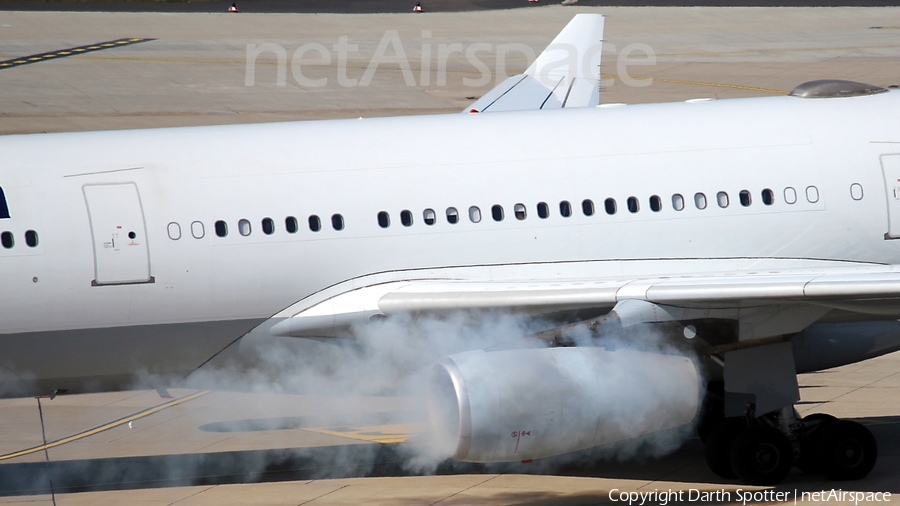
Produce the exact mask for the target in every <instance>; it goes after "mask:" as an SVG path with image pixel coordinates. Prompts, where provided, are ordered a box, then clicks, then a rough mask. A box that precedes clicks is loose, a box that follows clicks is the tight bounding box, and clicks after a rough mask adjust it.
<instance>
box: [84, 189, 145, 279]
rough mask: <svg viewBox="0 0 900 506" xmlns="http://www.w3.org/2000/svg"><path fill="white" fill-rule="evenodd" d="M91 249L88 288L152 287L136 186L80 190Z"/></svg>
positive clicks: (141, 209)
mask: <svg viewBox="0 0 900 506" xmlns="http://www.w3.org/2000/svg"><path fill="white" fill-rule="evenodd" d="M82 191H83V192H84V200H85V202H86V203H87V209H88V217H89V219H90V223H91V235H92V238H93V245H94V280H93V281H92V282H91V284H92V285H94V286H98V285H120V284H129V283H152V282H153V277H152V276H151V275H150V251H149V249H148V247H147V230H146V226H145V225H144V211H143V208H142V207H141V197H140V194H139V193H138V188H137V185H136V184H134V183H123V184H98V185H85V186H84V187H83V188H82Z"/></svg>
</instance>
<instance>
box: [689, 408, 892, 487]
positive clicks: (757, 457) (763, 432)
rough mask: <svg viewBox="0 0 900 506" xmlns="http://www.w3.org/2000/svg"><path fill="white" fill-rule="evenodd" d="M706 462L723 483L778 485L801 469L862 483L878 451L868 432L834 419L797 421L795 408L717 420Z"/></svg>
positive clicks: (817, 416)
mask: <svg viewBox="0 0 900 506" xmlns="http://www.w3.org/2000/svg"><path fill="white" fill-rule="evenodd" d="M708 423H709V422H707V424H708ZM713 423H714V427H713V428H712V429H711V430H708V429H707V430H706V431H705V432H706V433H707V435H706V437H705V443H706V447H705V449H704V456H705V457H706V462H707V464H708V465H709V468H710V469H711V470H712V471H713V472H714V473H716V474H717V475H719V476H721V477H723V478H729V479H731V478H738V479H740V480H741V481H742V482H744V483H747V484H750V485H775V484H778V483H780V482H782V481H783V480H784V479H785V478H786V477H787V475H788V473H790V470H791V467H792V466H797V467H798V468H799V469H800V470H801V471H803V472H805V473H808V474H821V475H825V476H826V477H828V478H829V479H832V480H858V479H861V478H864V477H865V476H866V475H868V474H869V472H870V471H871V470H872V468H873V467H874V466H875V461H876V459H877V458H878V447H877V445H876V443H875V438H874V437H873V436H872V433H871V432H870V431H869V429H867V428H866V427H865V426H863V425H861V424H859V423H856V422H852V421H849V420H839V419H837V418H835V417H833V416H831V415H825V414H813V415H809V416H807V417H805V418H803V419H801V420H798V419H796V417H795V416H794V413H793V409H792V408H787V409H782V410H780V411H776V412H772V413H768V414H766V415H763V416H761V417H754V416H752V413H751V414H750V415H749V416H746V417H732V418H724V417H721V418H718V419H714V422H713Z"/></svg>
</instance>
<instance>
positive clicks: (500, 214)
mask: <svg viewBox="0 0 900 506" xmlns="http://www.w3.org/2000/svg"><path fill="white" fill-rule="evenodd" d="M850 193H851V196H852V197H853V199H854V200H861V199H862V195H863V193H862V186H860V185H859V184H858V183H854V184H853V186H851V189H850ZM783 195H784V201H785V203H787V204H795V203H797V191H796V190H795V189H794V188H792V187H790V186H788V187H787V188H785V189H784V192H783ZM693 200H694V207H696V208H697V209H701V210H702V209H706V208H707V207H708V203H707V197H706V194H705V193H702V192H698V193H695V194H694V197H693ZM760 200H762V203H763V204H764V205H767V206H771V205H772V204H774V203H775V192H773V191H772V190H771V189H769V188H766V189H763V190H762V191H761V192H760ZM806 200H807V201H808V202H810V203H816V202H818V201H819V190H818V188H816V187H815V186H808V187H806ZM671 201H672V209H674V210H676V211H683V210H684V208H685V197H684V196H683V195H682V194H680V193H675V194H673V195H672V199H671ZM738 202H739V203H740V205H741V206H743V207H750V206H751V205H752V204H753V196H752V195H751V194H750V191H749V190H741V191H740V192H738ZM715 203H716V204H717V205H718V206H719V207H720V208H723V209H724V208H727V207H728V206H729V205H730V204H731V199H730V197H729V195H728V192H724V191H720V192H718V193H716V195H715ZM648 204H649V207H650V210H651V211H652V212H654V213H658V212H660V211H662V209H663V200H662V198H661V197H660V196H659V195H652V196H651V197H650V198H649V199H648ZM536 208H537V215H538V218H541V219H546V218H549V217H550V206H549V205H548V204H547V203H546V202H538V204H537V206H536ZM603 209H604V211H606V214H609V215H613V214H616V213H617V212H618V211H619V207H618V203H617V201H616V199H614V198H612V197H610V198H608V199H606V200H604V201H603ZM625 209H626V210H627V211H628V212H629V213H632V214H635V213H638V212H640V210H641V203H640V201H639V200H638V198H637V197H628V198H627V199H625ZM581 212H582V214H584V215H585V216H593V215H594V214H595V212H596V209H595V206H594V201H593V200H590V199H585V200H582V201H581ZM445 214H446V217H447V223H450V224H456V223H459V220H460V213H459V211H458V210H457V209H456V208H455V207H448V208H447V210H446V213H445ZM468 214H469V221H471V222H472V223H479V222H481V208H479V207H478V206H471V207H469V210H468ZM559 214H560V216H562V217H564V218H568V217H570V216H572V204H571V203H570V202H569V201H567V200H563V201H561V202H560V203H559ZM527 215H528V210H527V208H526V207H525V204H515V205H514V206H513V216H515V218H516V219H517V220H520V221H521V220H524V219H525V218H526V217H527ZM491 218H492V219H493V220H494V221H498V222H499V221H503V220H504V219H505V218H506V214H505V211H504V209H503V206H501V205H499V204H495V205H493V206H491ZM377 219H378V226H380V227H381V228H388V227H390V226H391V215H390V214H389V213H388V212H387V211H381V212H379V213H378V215H377ZM413 221H414V219H413V213H412V211H410V210H408V209H404V210H402V211H400V224H401V225H403V226H404V227H411V226H412V225H413ZM422 221H423V222H425V224H426V225H434V224H435V223H437V213H436V212H435V211H434V209H425V210H424V211H423V212H422ZM307 224H308V226H309V229H310V230H311V231H312V232H318V231H320V230H322V220H321V219H320V218H319V216H317V215H315V214H313V215H310V216H309V218H308V219H307ZM214 227H215V233H216V235H217V236H218V237H227V236H228V224H227V223H226V222H225V221H223V220H218V221H216V222H215V225H214ZM331 227H332V228H333V229H334V230H338V231H340V230H343V229H344V217H343V216H342V215H340V214H333V215H331ZM252 228H253V227H252V225H251V223H250V221H249V220H247V219H241V220H238V224H237V230H238V233H239V234H240V235H242V236H245V237H246V236H249V235H250V234H251V233H252V231H253V230H252ZM261 228H262V232H263V234H265V235H272V234H274V233H275V221H274V220H273V219H272V218H263V219H262V222H261ZM284 228H285V230H286V231H287V232H288V233H289V234H296V233H297V232H298V231H299V230H300V224H299V222H298V220H297V218H295V217H293V216H288V217H286V218H285V219H284ZM29 233H33V234H34V235H33V241H34V245H32V244H31V243H30V242H29V238H28V237H29V236H28V234H29ZM191 235H192V236H193V237H194V238H196V239H202V238H203V237H204V236H205V235H206V231H205V227H204V225H203V223H202V222H199V221H195V222H193V223H191ZM169 238H171V239H173V240H178V239H180V238H181V226H180V225H179V224H178V223H175V222H172V223H170V224H169ZM26 243H28V244H29V246H32V247H34V246H36V245H37V234H36V233H34V231H33V230H30V231H28V232H26ZM7 244H9V246H7ZM12 244H13V240H12V234H10V233H9V232H4V234H3V246H4V247H5V248H7V249H8V248H11V247H12Z"/></svg>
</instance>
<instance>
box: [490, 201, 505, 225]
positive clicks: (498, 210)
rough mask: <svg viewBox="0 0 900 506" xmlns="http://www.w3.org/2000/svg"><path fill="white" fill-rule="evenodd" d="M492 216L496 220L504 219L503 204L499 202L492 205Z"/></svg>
mask: <svg viewBox="0 0 900 506" xmlns="http://www.w3.org/2000/svg"><path fill="white" fill-rule="evenodd" d="M491 218H493V219H494V221H503V218H504V215H503V206H501V205H498V204H495V205H493V206H491Z"/></svg>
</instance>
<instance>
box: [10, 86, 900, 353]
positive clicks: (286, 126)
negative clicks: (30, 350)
mask: <svg viewBox="0 0 900 506" xmlns="http://www.w3.org/2000/svg"><path fill="white" fill-rule="evenodd" d="M898 113H900V93H898V92H896V91H892V92H890V93H884V94H881V95H875V96H867V97H859V98H851V99H800V98H795V97H774V98H757V99H740V100H727V101H713V102H702V103H673V104H655V105H633V106H628V107H621V108H612V109H609V108H606V109H604V108H589V109H580V110H575V109H566V110H559V111H537V112H512V113H498V114H484V115H477V114H473V115H459V114H452V115H443V116H423V117H407V118H385V119H363V120H333V121H316V122H303V123H276V124H268V125H240V126H216V127H192V128H171V129H154V130H134V131H118V132H91V133H67V134H47V135H28V136H9V137H3V138H0V159H2V160H3V162H2V166H0V186H2V187H3V189H4V190H5V192H6V195H7V199H8V200H9V206H10V213H11V215H12V218H11V219H9V220H0V229H2V230H10V231H13V232H14V233H15V237H16V239H17V242H16V246H15V247H14V248H12V249H10V250H0V279H2V280H3V285H4V289H3V290H2V291H0V307H2V308H3V309H2V318H0V333H7V334H8V333H18V332H26V331H27V332H37V331H48V330H64V329H75V328H81V329H85V328H101V327H128V326H134V325H148V324H160V323H183V322H204V321H221V320H236V319H252V318H266V317H269V316H271V315H273V314H276V313H278V312H279V311H280V310H282V309H284V308H286V307H288V306H290V305H291V304H293V303H295V302H296V301H298V300H301V299H303V298H304V297H307V296H309V295H311V294H315V293H317V292H319V291H321V290H323V289H326V288H327V287H330V286H333V285H336V284H338V283H341V282H343V281H345V280H348V279H354V278H359V277H361V276H365V275H370V274H373V273H383V272H390V271H403V270H412V269H437V268H445V267H463V266H495V265H509V264H525V266H524V267H521V268H514V269H494V270H492V269H484V268H479V269H469V270H459V271H455V272H456V274H455V275H459V276H463V275H471V276H479V277H482V276H483V277H490V276H510V277H512V278H513V279H521V278H523V277H524V278H525V279H527V278H528V277H535V278H537V277H544V278H545V279H546V278H548V277H549V278H550V279H553V277H554V276H560V275H562V274H563V271H564V273H565V275H567V276H576V277H577V276H587V277H598V276H604V275H605V276H611V275H637V276H641V275H659V274H672V273H673V271H674V273H678V274H682V275H684V274H691V273H692V272H704V273H706V272H716V271H727V270H731V269H734V268H735V266H739V268H740V269H745V270H753V269H754V268H758V267H759V266H761V265H764V267H765V268H768V269H791V268H798V267H802V266H803V265H807V264H808V262H805V261H806V260H824V261H838V262H859V263H882V264H890V263H897V261H898V258H900V242H896V241H885V240H884V238H883V235H884V233H885V232H886V231H887V210H886V203H885V196H884V192H885V190H884V182H883V179H882V176H881V167H880V165H879V156H880V155H882V154H885V153H891V152H900V143H898V144H890V143H884V142H880V143H874V142H873V141H900V127H898V126H897V123H896V122H895V121H891V118H896V117H897V116H898ZM132 168H134V170H122V169H132ZM109 183H134V184H136V185H137V187H138V189H139V192H140V198H141V201H142V203H143V211H144V218H145V221H146V225H147V233H148V234H149V237H148V238H147V240H148V244H149V255H150V263H151V275H152V276H153V277H154V278H155V282H154V283H149V284H131V285H121V286H91V281H92V279H93V276H94V257H93V250H92V242H91V226H90V223H89V221H88V214H87V209H86V206H85V201H84V196H83V193H82V187H83V186H84V185H93V184H109ZM853 183H859V184H861V185H862V187H863V188H864V192H865V197H864V198H863V199H862V200H861V201H856V200H853V199H852V198H851V195H850V186H851V184H853ZM808 186H815V187H816V189H817V192H818V195H819V198H818V201H817V202H815V203H810V202H808V201H807V199H806V188H807V187H808ZM786 187H792V188H794V189H795V190H796V193H797V202H796V203H795V204H788V203H786V202H785V199H784V193H783V192H784V189H785V188H786ZM765 188H769V189H771V190H773V192H774V196H775V201H774V203H773V204H772V205H771V206H766V205H764V204H763V202H762V199H761V191H762V190H763V189H765ZM744 189H746V190H749V191H750V192H751V193H752V197H753V203H752V205H751V206H749V207H746V208H745V207H742V206H741V205H740V202H739V197H738V195H739V192H740V191H741V190H744ZM719 191H725V192H727V193H728V196H729V200H730V205H729V206H728V207H727V208H725V209H722V208H719V206H718V205H717V203H716V194H717V192H719ZM697 192H703V193H704V194H705V196H706V199H707V203H708V205H707V208H706V209H705V210H698V209H696V208H695V206H694V194H695V193H697ZM675 193H678V194H681V195H683V196H684V200H685V209H684V210H683V211H680V212H678V211H675V210H673V208H672V200H671V199H672V195H673V194H675ZM651 195H658V196H660V197H661V199H662V204H663V209H662V211H660V212H658V213H654V212H652V211H651V210H650V207H649V200H648V199H649V198H650V196H651ZM630 196H635V197H637V198H638V199H639V201H640V204H641V209H640V211H639V212H638V213H635V214H632V213H629V212H628V210H627V208H626V199H627V198H628V197H630ZM607 197H613V198H615V199H616V202H617V204H618V212H617V214H615V215H614V216H609V215H607V214H606V212H605V211H604V200H605V199H606V198H607ZM584 199H591V200H592V201H593V203H594V206H595V214H594V215H593V216H590V217H587V216H584V215H583V214H582V212H581V202H582V200H584ZM563 200H565V201H568V202H570V203H571V206H572V216H571V217H569V218H564V217H561V216H560V212H559V203H560V201H563ZM538 202H546V203H547V204H548V205H549V206H550V211H551V213H550V217H549V218H547V219H540V218H539V217H538V213H537V210H536V207H535V206H536V204H537V203H538ZM516 203H523V204H525V205H526V206H527V210H528V216H527V218H526V219H525V220H522V221H519V220H517V219H516V218H515V216H514V215H513V206H514V205H515V204H516ZM494 204H500V205H502V206H503V209H504V212H505V219H504V220H503V221H502V222H495V221H494V220H493V219H492V218H491V210H490V209H491V206H492V205H494ZM472 205H475V206H478V207H479V208H480V210H481V215H482V220H481V222H480V223H471V222H470V221H469V219H468V208H469V206H472ZM448 207H455V208H456V209H457V210H458V211H459V214H460V221H459V223H457V224H455V225H451V224H448V223H447V220H446V217H445V214H444V213H445V210H446V209H447V208H448ZM403 209H408V210H410V211H411V212H412V213H413V216H414V223H413V225H412V226H411V227H404V226H402V225H401V223H400V217H399V213H400V211H401V210H403ZM424 209H433V210H434V211H435V212H436V214H437V223H436V224H435V225H433V226H427V225H425V224H424V222H423V219H422V212H423V210H424ZM382 210H384V211H387V212H389V213H390V215H391V226H390V227H389V228H387V229H382V228H380V227H379V226H378V223H377V220H376V215H377V213H378V212H379V211H382ZM335 213H340V214H341V215H342V216H343V217H344V220H345V223H346V227H345V229H344V230H342V231H335V230H333V229H332V227H331V223H330V217H331V216H332V214H335ZM312 214H315V215H318V216H319V217H320V218H321V220H322V230H321V231H320V232H317V233H313V232H311V231H310V230H309V228H308V226H307V218H308V217H309V216H310V215H312ZM286 216H294V217H296V218H297V219H298V222H299V231H298V232H297V233H296V234H288V233H287V232H286V231H285V226H284V219H285V217H286ZM265 217H271V218H272V219H273V220H274V221H275V225H276V230H275V233H274V234H272V235H265V234H263V232H262V229H261V226H260V222H261V220H262V219H263V218H265ZM243 218H246V219H248V220H249V221H250V222H251V224H252V233H251V234H250V235H249V236H247V237H243V236H241V235H240V234H239V233H238V225H237V224H238V220H239V219H243ZM217 220H224V221H225V222H227V224H228V228H229V234H228V237H226V238H219V237H216V235H215V231H214V223H215V221H217ZM193 221H200V222H202V223H203V224H204V227H205V231H206V235H205V237H204V238H202V239H194V238H193V237H192V236H191V233H190V230H191V223H192V222H193ZM171 222H176V223H178V224H179V225H180V229H181V231H182V234H181V238H180V239H179V240H172V239H170V238H169V237H168V235H167V227H168V225H169V223H171ZM27 229H34V230H37V231H38V233H39V237H40V244H39V246H38V247H37V248H29V247H27V246H26V245H25V244H24V240H23V239H22V234H23V233H24V231H25V230H27ZM663 259H669V260H671V259H700V260H704V259H708V260H706V261H693V262H690V263H680V264H679V263H677V262H676V263H673V262H671V261H665V260H663ZM729 259H742V260H729ZM610 260H647V261H642V262H616V261H610ZM578 262H585V263H578ZM558 263H569V264H567V265H568V266H567V267H565V268H562V267H561V268H559V269H554V268H553V267H552V265H553V264H558ZM532 264H545V265H544V267H541V268H537V267H536V268H534V269H530V268H528V267H527V266H528V265H532ZM546 264H550V265H551V267H550V268H547V267H546ZM452 275H454V274H448V276H452ZM387 277H388V278H390V276H387ZM401 277H402V276H401ZM34 278H37V279H38V281H37V282H35V281H34ZM234 337H235V338H237V337H239V336H234ZM0 343H2V337H0Z"/></svg>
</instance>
